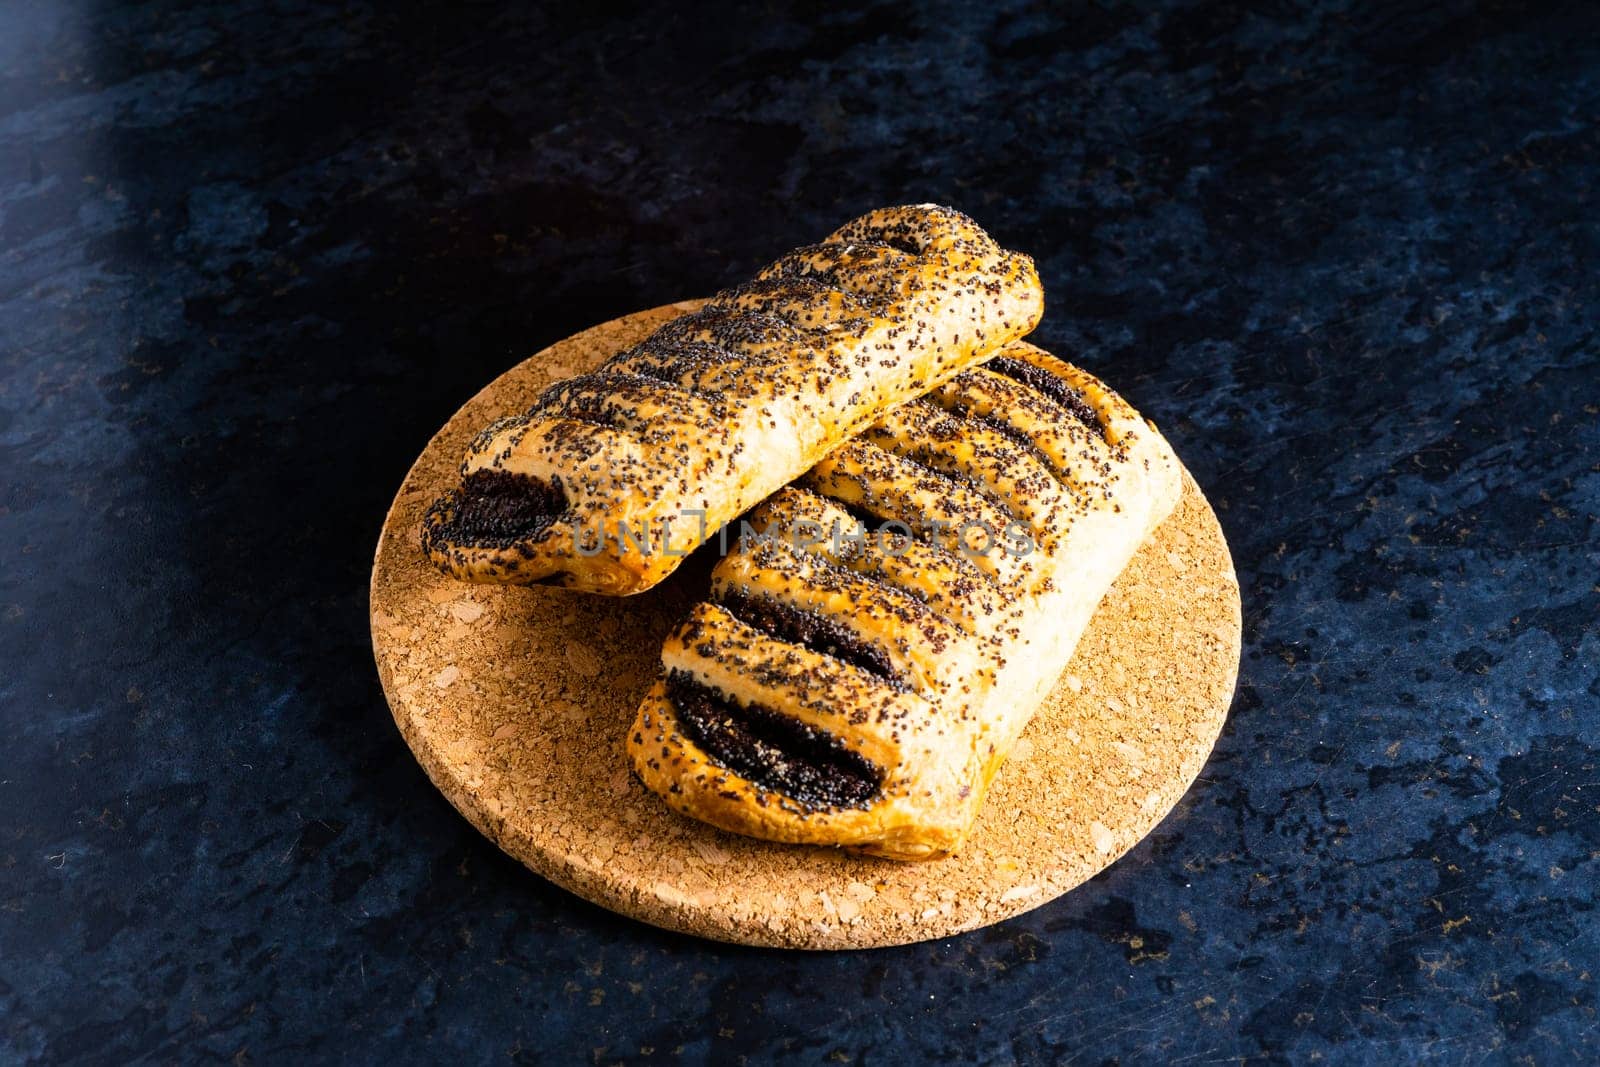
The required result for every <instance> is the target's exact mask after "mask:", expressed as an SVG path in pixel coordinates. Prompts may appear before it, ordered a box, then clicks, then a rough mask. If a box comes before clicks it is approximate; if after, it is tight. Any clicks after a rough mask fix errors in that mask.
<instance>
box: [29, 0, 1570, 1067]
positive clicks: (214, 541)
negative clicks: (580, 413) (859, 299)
mask: <svg viewBox="0 0 1600 1067" xmlns="http://www.w3.org/2000/svg"><path fill="white" fill-rule="evenodd" d="M401 6H402V5H393V4H351V5H346V6H344V7H341V8H337V9H335V8H326V9H324V8H314V7H311V6H309V5H306V4H295V3H285V4H280V5H275V6H274V8H273V10H272V11H270V12H264V11H258V10H256V9H255V8H253V7H250V6H247V5H244V4H234V3H209V4H208V3H196V4H187V5H182V6H181V7H180V6H179V5H176V4H168V5H164V4H146V5H140V6H133V5H116V4H88V3H83V4H70V3H61V4H54V5H50V4H20V3H19V4H11V5H7V6H5V7H4V8H3V9H0V539H3V543H4V545H5V549H4V552H3V554H0V663H3V669H0V753H3V757H0V760H3V762H0V1061H6V1062H11V1061H18V1060H20V1061H23V1062H28V1061H31V1060H62V1061H69V1060H84V1061H124V1060H129V1059H134V1058H137V1057H144V1058H146V1059H148V1060H152V1061H157V1062H160V1061H168V1060H179V1059H188V1060H199V1059H212V1058H214V1059H229V1058H236V1057H242V1058H244V1059H248V1060H251V1061H254V1062H283V1061H285V1060H304V1059H311V1060H315V1061H333V1060H337V1059H340V1058H344V1057H349V1056H357V1055H359V1056H366V1057H372V1058H379V1057H381V1058H383V1059H388V1060H393V1061H415V1060H424V1059H430V1058H437V1057H450V1056H462V1057H467V1058H469V1059H471V1060H474V1061H486V1062H487V1061H495V1060H498V1059H504V1058H516V1057H519V1056H520V1057H522V1058H524V1059H527V1060H528V1061H530V1062H541V1061H542V1062H549V1060H550V1058H552V1057H561V1058H576V1059H590V1058H593V1059H597V1060H600V1061H609V1060H612V1059H626V1058H632V1057H640V1058H645V1059H649V1058H660V1059H672V1058H675V1057H682V1058H684V1059H689V1060H694V1059H704V1058H708V1057H714V1058H722V1057H737V1056H739V1055H741V1054H743V1055H750V1056H760V1055H762V1054H766V1053H773V1052H779V1053H784V1052H786V1053H788V1054H790V1055H791V1056H793V1057H794V1058H795V1059H797V1060H800V1061H828V1060H830V1058H831V1059H839V1060H844V1061H851V1060H855V1059H864V1060H867V1061H871V1062H885V1061H892V1060H895V1059H896V1058H901V1057H915V1058H918V1059H922V1060H928V1061H945V1060H978V1061H983V1062H992V1061H995V1060H1005V1059H1009V1058H1015V1059H1020V1060H1024V1061H1049V1060H1057V1059H1066V1058H1070V1059H1071V1060H1072V1061H1073V1062H1083V1063H1099V1062H1105V1061H1116V1062H1122V1063H1135V1062H1147V1061H1151V1060H1156V1061H1167V1062H1207V1061H1225V1060H1229V1059H1234V1058H1241V1057H1243V1058H1250V1059H1260V1060H1264V1061H1271V1060H1279V1059H1282V1060H1298V1061H1306V1060H1310V1059H1312V1058H1314V1057H1317V1056H1322V1057H1324V1058H1326V1059H1329V1060H1332V1061H1336V1062H1367V1061H1373V1062H1385V1063H1387V1062H1390V1061H1402V1062H1404V1061H1412V1060H1436V1061H1439V1062H1445V1063H1454V1062H1460V1061H1462V1060H1469V1061H1481V1060H1487V1061H1489V1062H1497V1061H1515V1060H1521V1059H1531V1060H1532V1061H1535V1062H1539V1063H1583V1062H1593V1061H1595V1060H1596V1059H1600V1036H1597V1018H1596V1016H1597V1006H1596V983H1597V976H1596V962H1597V960H1600V922H1597V920H1596V916H1595V913H1594V911H1593V904H1592V903H1591V901H1590V892H1589V890H1590V888H1591V886H1592V885H1593V884H1594V883H1595V882H1596V880H1597V879H1596V875H1597V872H1600V862H1597V859H1596V858H1595V857H1596V855H1597V853H1600V811H1597V806H1600V796H1597V790H1600V786H1597V784H1596V783H1597V782H1600V677H1597V673H1600V631H1597V624H1596V616H1597V615H1600V585H1597V581H1600V578H1597V575H1600V531H1597V529H1596V511H1597V508H1600V356H1597V348H1600V341H1597V337H1596V327H1597V319H1600V312H1597V311H1596V308H1597V306H1600V304H1597V302H1600V272H1597V269H1600V237H1597V232H1596V226H1595V222H1594V217H1595V188H1594V183H1595V178H1596V176H1597V174H1600V125H1597V118H1600V34H1597V33H1596V32H1595V31H1596V30H1597V29H1600V18H1597V17H1596V15H1595V14H1594V12H1593V9H1592V8H1590V7H1589V6H1588V5H1548V6H1534V7H1526V6H1523V5H1510V4H1507V5H1500V4H1494V3H1487V4H1480V5H1474V4H1470V3H1462V2H1446V3H1413V2H1409V0H1408V2H1405V3H1391V4H1381V5H1363V6H1359V7H1358V6H1356V5H1353V4H1325V5H1309V4H1307V5H1289V4H1275V5H1261V6H1260V10H1256V9H1255V8H1254V6H1252V8H1251V9H1246V8H1244V7H1242V6H1236V5H1231V4H1222V5H1213V4H1208V5H1203V6H1194V5H1187V4H1176V3H1169V4H1163V5H1158V6H1160V7H1162V8H1164V10H1161V11H1151V10H1148V9H1144V8H1140V9H1136V8H1134V7H1132V6H1122V5H1116V6H1111V5H1107V6H1105V7H1100V6H1087V5H1085V6H1080V7H1076V8H1075V9H1074V10H1072V11H1068V12H1061V11H1058V10H1056V9H1055V8H1054V7H1053V6H1046V5H1037V6H1036V7H1025V6H1022V5H1019V4H1015V3H999V4H995V5H980V4H950V5H948V6H947V7H946V8H945V9H944V10H937V9H935V8H934V7H931V6H928V7H923V8H921V9H919V10H920V12H921V13H920V14H918V15H916V16H915V17H913V18H912V19H911V20H910V21H901V20H900V19H899V18H897V16H896V14H895V12H896V11H898V10H899V9H898V8H897V7H896V8H892V7H891V6H889V5H880V6H877V7H872V8H867V9H864V10H861V11H859V12H853V13H848V14H837V15H831V16H826V17H821V18H817V19H815V20H813V19H812V18H811V17H810V16H802V15H799V14H794V13H790V12H788V11H786V10H785V9H784V8H782V7H780V6H772V7H769V8H762V9H760V10H758V11H736V10H734V9H732V8H730V9H728V10H727V11H722V12H705V13H700V14H696V15H694V16H692V17H691V16H690V15H688V14H683V13H680V14H665V15H662V14H657V15H647V14H642V13H637V12H631V11H627V10H624V9H620V8H613V7H610V6H607V5H598V4H593V5H587V4H586V5H564V8H565V9H566V12H567V13H565V14H560V15H556V14H551V15H539V14H531V13H509V12H507V11H502V10H500V9H498V8H496V7H493V6H476V5H440V6H439V7H438V8H437V9H436V10H434V11H433V12H432V13H429V14H407V15H402V14H400V13H399V11H400V8H401ZM687 7H688V6H687V5H685V6H684V8H683V9H680V10H686V9H687ZM697 10H699V9H697ZM923 199H934V200H942V201H948V202H951V203H954V204H957V205H959V206H961V207H963V208H965V209H967V210H968V211H970V212H971V213H972V214H974V215H975V216H976V217H977V218H978V219H979V220H980V221H982V222H983V223H984V224H985V225H986V226H987V227H988V228H989V229H990V230H991V231H992V232H994V233H995V235H996V236H997V237H998V238H999V239H1000V240H1001V241H1002V242H1004V243H1006V244H1008V245H1010V246H1013V247H1019V248H1024V249H1028V250H1031V251H1032V252H1034V254H1035V255H1036V256H1037V258H1038V261H1039V265H1040V268H1041V274H1042V276H1043V279H1044V282H1045V286H1046V291H1047V293H1048V294H1049V303H1050V307H1049V311H1048V312H1047V315H1046V319H1045V323H1044V325H1043V327H1042V329H1041V331H1040V333H1039V335H1038V339H1039V341H1040V343H1041V344H1043V345H1044V346H1045V347H1047V348H1050V349H1053V350H1057V351H1059V352H1061V353H1062V354H1064V355H1068V356H1071V357H1074V358H1077V359H1079V360H1080V361H1082V362H1083V363H1084V364H1085V365H1086V366H1087V367H1089V368H1090V369H1092V370H1093V371H1095V372H1096V373H1098V374H1101V375H1103V376H1104V377H1106V378H1107V379H1108V380H1110V381H1111V382H1113V383H1114V384H1116V385H1117V386H1118V387H1119V388H1121V389H1122V390H1123V391H1124V392H1125V393H1126V394H1127V395H1128V396H1129V398H1130V399H1131V400H1132V401H1133V402H1134V403H1135V404H1137V405H1139V406H1140V407H1141V408H1142V409H1143V410H1145V411H1146V412H1148V413H1150V414H1151V415H1153V416H1154V417H1155V418H1156V419H1157V420H1158V421H1160V422H1161V423H1162V425H1163V426H1164V428H1165V429H1166V431H1167V433H1168V436H1169V437H1170V438H1171V440H1172V441H1173V443H1174V445H1175V446H1176V447H1177V448H1178V450H1179V452H1180V453H1181V454H1182V455H1183V457H1184V459H1185V461H1186V462H1187V463H1188V465H1189V467H1190V469H1191V470H1192V471H1193V472H1194V474H1195V476H1196V478H1197V479H1198V480H1199V481H1200V483H1201V484H1202V485H1203V486H1204V487H1205V489H1206V492H1207V494H1208V496H1209V497H1210V498H1211V500H1212V501H1213V503H1214V504H1215V505H1216V506H1217V508H1218V510H1219V514H1220V516H1221V518H1222V521H1223V525H1224V527H1225V528H1226V529H1227V532H1228V535H1229V537H1230V540H1231V542H1232V546H1233V549H1234V552H1235V557H1236V561H1237V563H1238V568H1239V575H1240V579H1241V582H1242V585H1243V590H1244V599H1245V613H1246V621H1245V640H1246V658H1245V661H1244V664H1243V669H1242V675H1241V691H1240V696H1239V698H1238V700H1237V702H1236V705H1235V708H1234V715H1233V718H1232V720H1231V723H1230V726H1229V728H1228V731H1227V732H1226V733H1225V735H1224V737H1223V738H1222V741H1221V742H1220V745H1219V747H1218V750H1217V752H1216V755H1215V756H1214V758H1213V760H1212V763H1211V765H1210V766H1209V767H1208V769H1207V770H1206V772H1205V773H1204V775H1203V776H1202V779H1201V781H1200V783H1199V784H1198V786H1197V787H1196V789H1195V790H1194V791H1193V792H1191V793H1190V795H1189V796H1188V797H1187V798H1186V800H1185V801H1184V802H1183V803H1182V804H1180V806H1179V808H1178V810H1177V811H1175V812H1174V814H1173V815H1172V816H1171V817H1170V818H1169V819H1168V820H1167V821H1166V822H1165V823H1164V824H1163V825H1162V826H1161V827H1160V828H1159V829H1158V830H1157V831H1156V833H1155V834H1154V835H1153V836H1152V837H1150V838H1149V839H1148V840H1147V841H1146V842H1145V843H1144V844H1142V845H1141V846H1139V847H1138V848H1137V849H1135V851H1134V852H1133V853H1132V854H1130V855H1129V856H1128V857H1127V858H1125V859H1124V860H1123V861H1122V862H1120V863H1118V864H1117V865H1116V866H1115V867H1113V868H1112V869H1111V870H1110V871H1108V872H1106V873H1105V874H1103V875H1101V876H1100V877H1098V878H1097V879H1095V880H1094V881H1093V882H1091V883H1090V884H1088V885H1087V886H1085V887H1083V888H1082V889H1081V890H1079V891H1077V892H1075V893H1073V894H1071V895H1069V896H1068V897H1066V898H1063V899H1062V900H1060V901H1057V902H1056V903H1054V904H1052V905H1050V906H1048V907H1046V908H1043V909H1041V910H1039V911H1037V912H1034V913H1032V914H1030V915H1028V916H1026V917H1024V918H1021V919H1018V920H1014V921H1012V922H1009V923H1006V924H1003V925H1001V926H999V927H996V928H993V929H990V930H987V931H983V932H980V933H978V934H974V935H970V936H966V937H961V938H956V939H952V940H949V941H945V942H937V943H931V944H925V945H920V946H914V947H910V948H905V949H895V950H885V951H881V952H875V953H872V954H867V955H850V954H842V955H824V956H802V955H786V954H782V953H779V952H768V951H754V950H741V949H736V948H729V947H724V946H719V945H712V944H706V943H702V942H698V941H694V940H691V939H688V938H682V937H676V936H672V935H667V934H663V933H659V932H656V931H654V930H652V929H649V928H646V927H642V926H639V925H636V924H634V923H631V922H628V921H626V920H622V919H618V918H615V917H613V916H611V915H609V914H607V913H604V912H602V911H600V910H598V909H595V908H593V907H590V906H588V905H586V904H583V903H581V902H578V901H576V900H574V899H573V898H571V897H569V896H568V895H566V894H564V893H562V892H561V891H559V890H555V889H553V888H551V887H549V886H548V885H546V884H545V883H542V882H541V881H539V880H538V879H537V878H535V877H533V876H532V875H529V874H527V873H526V872H525V871H523V869H522V868H520V867H519V866H517V865H516V864H515V863H513V862H512V861H510V860H508V859H505V858H503V857H502V856H501V855H500V854H499V853H497V852H496V851H495V850H494V849H493V847H492V846H491V845H489V844H488V843H487V842H486V841H484V840H482V839H481V838H479V837H478V836H477V835H476V834H475V833H474V832H473V831H472V830H471V829H470V828H469V827H468V826H467V825H466V824H465V822H464V821H463V820H461V819H460V818H459V817H458V816H457V815H456V814H455V813H454V812H453V810H452V809H451V808H450V807H449V806H448V805H447V804H446V802H445V801H444V800H443V799H442V798H441V797H440V796H438V795H437V794H436V793H435V792H434V791H433V790H432V789H431V788H430V787H429V785H428V784H427V782H426V780H425V779H424V777H423V775H422V772H421V771H420V770H419V769H418V767H417V766H416V764H415V762H414V761H413V760H412V758H411V756H410V754H409V753H408V752H407V750H406V749H405V747H404V745H403V744H402V743H401V742H400V740H399V738H398V736H397V734H396V732H395V730H394V727H393V724H392V723H391V722H390V720H389V716H388V712H387V710H386V708H385V706H384V702H383V699H382V696H381V694H380V692H379V689H378V683H377V678H376V675H375V672H374V670H373V666H372V661H371V655H370V651H369V649H368V645H367V620H366V578H367V572H368V567H369V565H370V561H371V552H372V545H373V541H374V539H375V536H376V533H377V530H378V526H379V523H380V521H381V518H382V514H383V509H384V507H385V505H386V504H387V503H388V500H389V498H390V495H391V494H392V492H393V490H394V487H395V485H396V484H397V483H398V482H399V479H400V477H401V475H402V474H403V473H404V471H405V469H406V467H407V465H408V464H409V463H410V461H411V459H412V458H413V457H414V456H415V455H416V454H417V452H418V451H419V450H420V448H421V446H422V444H423V442H424V441H425V440H426V439H427V437H428V435H429V434H430V433H431V432H432V431H433V430H434V429H435V428H436V427H437V426H438V425H439V424H440V423H442V422H443V421H444V419H445V418H446V417H447V416H448V415H449V413H450V412H451V411H453V410H454V409H455V407H456V406H458V405H459V403H460V402H461V401H462V400H464V399H465V398H466V397H467V396H469V395H470V394H471V393H472V392H473V391H474V390H475V389H476V388H478V387H479V386H480V385H482V384H483V383H484V382H486V381H487V380H489V379H490V378H492V377H493V376H494V375H495V374H497V373H498V372H499V371H501V370H503V369H504V368H505V367H506V366H508V365H509V364H510V363H512V362H514V361H515V360H516V359H518V358H520V357H521V356H523V355H526V354H527V353H529V352H532V351H534V350H536V349H538V348H539V347H542V346H544V345H546V344H548V343H549V342H551V341H553V340H555V339H557V338H560V337H563V336H566V335H567V334H570V333H572V332H574V331H575V330H578V329H581V328H583V327H585V326H588V325H591V324H593V323H595V322H599V321H603V320H605V319H608V318H611V317H614V316H616V315H618V314H622V313H625V312H627V311H630V310H633V309H635V308H640V307H647V306H654V305H657V304H661V303H665V302H667V301H669V300H674V299H679V298H682V297H687V296H697V295H702V294H704V293H706V292H708V291H710V290H712V289H714V288H715V287H716V286H717V285H719V284H722V283H725V282H728V281H731V280H733V279H737V278H739V277H742V276H744V275H745V274H747V273H749V272H750V270H751V269H752V268H754V267H756V266H758V265H759V264H760V263H761V262H762V261H763V260H765V259H766V258H768V257H770V256H772V255H773V254H775V253H777V252H779V251H781V250H783V249H785V248H787V247H789V246H791V245H793V244H796V243H799V242H801V241H804V240H807V239H811V238H813V237H814V236H815V235H816V234H819V233H824V232H827V231H828V230H829V229H830V228H832V227H833V226H835V225H837V224H838V222H839V221H841V220H843V219H846V218H848V217H850V216H851V215H853V214H855V213H857V212H859V211H861V210H863V209H865V208H869V207H872V206H876V205H878V204H881V203H886V202H893V201H906V200H923Z"/></svg>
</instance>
